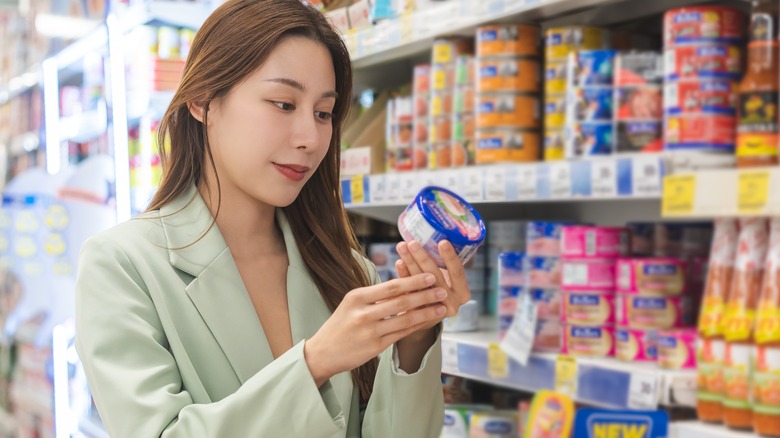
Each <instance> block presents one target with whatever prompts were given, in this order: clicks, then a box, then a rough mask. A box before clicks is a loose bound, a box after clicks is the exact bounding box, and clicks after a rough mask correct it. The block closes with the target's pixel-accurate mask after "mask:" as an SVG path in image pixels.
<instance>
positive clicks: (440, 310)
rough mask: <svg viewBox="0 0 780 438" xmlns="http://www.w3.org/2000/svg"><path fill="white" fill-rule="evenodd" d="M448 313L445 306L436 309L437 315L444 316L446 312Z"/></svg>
mask: <svg viewBox="0 0 780 438" xmlns="http://www.w3.org/2000/svg"><path fill="white" fill-rule="evenodd" d="M446 311H447V308H446V307H444V306H438V307H436V314H437V315H444V312H446Z"/></svg>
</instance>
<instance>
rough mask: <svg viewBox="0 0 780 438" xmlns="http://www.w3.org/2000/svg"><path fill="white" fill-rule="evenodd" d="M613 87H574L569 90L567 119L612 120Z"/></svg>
mask: <svg viewBox="0 0 780 438" xmlns="http://www.w3.org/2000/svg"><path fill="white" fill-rule="evenodd" d="M612 100H613V99H612V88H611V87H601V88H585V87H582V88H573V89H571V90H569V97H568V108H567V110H568V111H567V115H566V117H567V120H570V121H577V122H598V121H611V120H612Z"/></svg>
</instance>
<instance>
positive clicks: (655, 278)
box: [617, 257, 688, 296]
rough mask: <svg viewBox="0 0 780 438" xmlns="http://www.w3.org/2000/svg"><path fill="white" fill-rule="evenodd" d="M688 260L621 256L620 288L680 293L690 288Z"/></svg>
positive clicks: (634, 291) (642, 292) (623, 290)
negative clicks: (688, 283) (688, 284)
mask: <svg viewBox="0 0 780 438" xmlns="http://www.w3.org/2000/svg"><path fill="white" fill-rule="evenodd" d="M687 272H688V264H687V263H686V262H685V260H681V259H677V258H673V257H650V258H633V259H620V260H618V262H617V277H618V280H617V289H618V291H619V292H621V293H625V294H640V295H662V296H667V295H680V294H683V293H685V291H686V290H687V276H686V273H687Z"/></svg>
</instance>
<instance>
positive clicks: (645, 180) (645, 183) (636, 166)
mask: <svg viewBox="0 0 780 438" xmlns="http://www.w3.org/2000/svg"><path fill="white" fill-rule="evenodd" d="M631 173H632V176H633V181H632V182H633V186H634V193H633V195H634V196H661V190H662V187H663V168H662V167H661V159H660V158H659V157H636V158H634V159H633V162H632V169H631Z"/></svg>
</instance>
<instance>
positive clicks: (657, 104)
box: [615, 85, 664, 121]
mask: <svg viewBox="0 0 780 438" xmlns="http://www.w3.org/2000/svg"><path fill="white" fill-rule="evenodd" d="M615 100H616V102H617V104H618V109H617V111H616V112H615V119H616V120H658V121H660V120H661V119H662V118H663V114H664V113H663V91H662V89H661V87H660V86H657V85H636V86H631V87H621V88H618V89H617V90H615Z"/></svg>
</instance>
